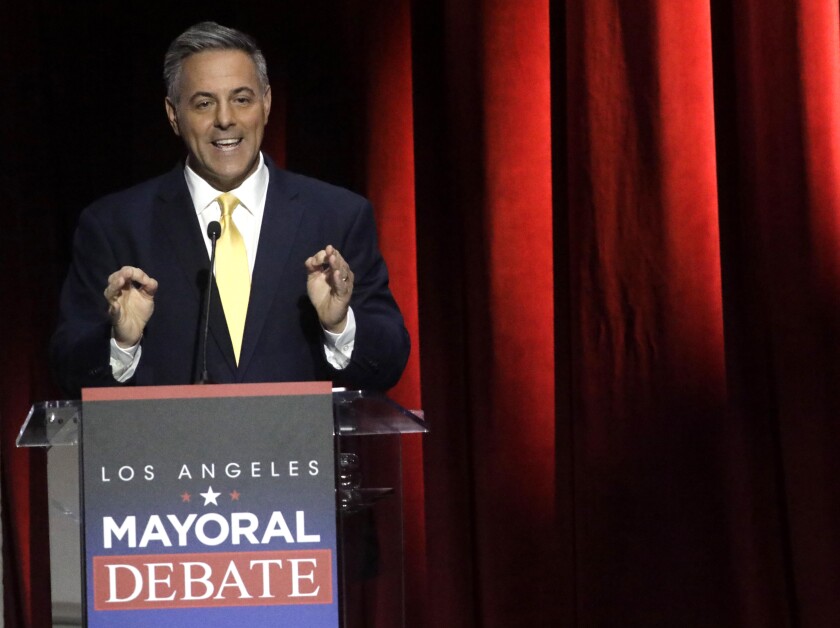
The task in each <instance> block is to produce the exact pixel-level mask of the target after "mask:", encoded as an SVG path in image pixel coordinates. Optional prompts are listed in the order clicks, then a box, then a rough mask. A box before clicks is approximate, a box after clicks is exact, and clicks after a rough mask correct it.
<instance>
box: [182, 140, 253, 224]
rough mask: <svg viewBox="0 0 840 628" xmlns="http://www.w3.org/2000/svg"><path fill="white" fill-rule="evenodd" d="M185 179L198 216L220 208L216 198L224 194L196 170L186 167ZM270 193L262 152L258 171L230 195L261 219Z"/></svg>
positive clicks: (231, 191)
mask: <svg viewBox="0 0 840 628" xmlns="http://www.w3.org/2000/svg"><path fill="white" fill-rule="evenodd" d="M184 178H185V179H186V180H187V188H188V189H189V192H190V197H192V201H193V205H194V206H195V211H196V213H197V214H202V213H203V212H204V210H205V209H207V208H208V207H210V206H211V205H215V207H216V208H218V203H215V200H216V198H217V197H218V196H219V195H220V194H222V192H221V190H217V189H216V188H214V187H213V186H212V185H210V184H209V183H207V181H205V180H204V179H202V178H201V177H200V176H198V174H196V172H195V170H193V169H192V168H190V167H189V165H184ZM267 191H268V168H267V167H266V165H265V159H264V158H263V154H262V152H260V161H259V163H258V164H257V168H256V170H254V172H253V173H251V174H250V175H249V176H248V178H247V179H245V180H244V181H243V182H242V183H241V184H240V185H239V187H237V188H234V189H233V190H230V193H231V194H233V195H234V196H236V198H238V199H239V204H240V205H241V206H242V207H244V208H245V209H246V210H248V212H249V213H251V214H252V215H254V216H257V217H261V216H262V213H263V208H264V207H265V195H266V192H267Z"/></svg>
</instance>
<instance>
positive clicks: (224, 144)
mask: <svg viewBox="0 0 840 628" xmlns="http://www.w3.org/2000/svg"><path fill="white" fill-rule="evenodd" d="M241 143H242V138H241V137H240V138H236V139H229V140H215V141H213V142H211V144H213V146H215V147H216V148H218V149H220V150H232V149H234V148H236V147H237V146H239V145H240V144H241Z"/></svg>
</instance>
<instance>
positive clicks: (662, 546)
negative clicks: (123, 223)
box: [0, 0, 840, 627]
mask: <svg viewBox="0 0 840 628" xmlns="http://www.w3.org/2000/svg"><path fill="white" fill-rule="evenodd" d="M48 4H50V3H48ZM56 6H58V4H57V3H56ZM66 11H68V12H70V11H71V10H70V9H66ZM3 12H4V14H6V15H8V16H10V17H11V22H12V23H14V24H15V26H16V28H14V29H11V31H10V36H9V37H7V38H3V39H2V43H0V51H2V59H3V63H2V68H0V71H2V76H3V78H4V84H5V85H8V86H10V89H11V93H16V94H30V93H31V94H34V95H35V96H33V97H32V98H27V99H21V98H19V97H18V98H11V99H4V102H3V105H2V106H3V109H2V111H3V112H4V113H5V114H6V115H5V117H4V119H5V120H6V121H7V129H8V132H9V137H10V138H11V139H10V141H7V142H5V143H4V144H5V145H4V147H3V148H2V150H3V163H4V164H5V163H8V164H11V165H10V167H9V168H8V169H6V170H5V172H2V173H0V175H2V176H3V183H4V189H5V190H6V192H5V195H6V198H7V200H8V202H9V204H10V206H11V210H8V211H10V212H11V213H7V216H8V215H11V216H13V218H14V220H12V221H8V220H7V221H6V224H5V226H4V230H3V233H2V236H3V246H2V247H0V260H2V269H3V271H4V273H3V279H2V281H0V296H2V309H0V330H2V331H0V334H2V341H3V347H4V348H3V353H2V360H0V374H2V377H1V378H0V391H2V405H0V418H2V421H3V432H2V438H3V442H2V447H3V449H2V454H3V458H2V462H3V475H2V481H3V487H2V488H3V523H4V552H3V555H4V566H5V585H6V588H5V600H6V625H7V626H17V625H20V626H41V625H47V624H46V623H45V621H46V619H45V618H46V615H45V614H44V613H45V611H44V608H45V604H46V602H45V600H47V599H48V595H49V591H48V587H46V586H45V583H46V582H48V580H45V574H46V573H47V566H46V559H45V554H44V550H43V547H44V545H43V544H44V542H45V540H46V535H45V531H44V527H43V520H44V517H45V516H46V504H45V499H44V497H43V495H44V492H43V475H44V473H43V460H42V459H41V457H37V456H36V457H33V456H30V455H28V454H26V453H25V452H19V451H15V450H14V447H13V439H14V435H15V434H16V431H17V427H18V426H19V423H20V421H21V420H22V418H23V416H24V414H25V411H26V407H27V406H28V404H29V403H30V401H32V400H35V399H39V398H43V397H47V396H50V395H53V394H55V392H54V391H53V390H51V389H50V387H49V385H48V383H47V382H48V378H47V375H46V371H45V369H44V368H43V357H42V356H43V347H44V345H45V342H46V338H47V336H48V334H49V329H50V327H51V325H52V320H53V318H54V312H53V309H54V302H55V294H56V290H57V285H58V277H60V274H61V272H63V267H64V264H66V255H67V251H66V244H62V242H63V239H65V238H66V237H67V236H66V234H65V233H64V232H65V231H67V230H69V229H70V228H71V227H72V224H73V221H74V219H75V217H74V214H73V212H77V211H78V210H79V209H80V208H81V206H83V205H84V204H85V202H86V201H85V199H84V198H82V199H80V200H79V201H77V202H75V204H73V203H68V202H67V201H65V200H63V199H65V198H66V196H64V195H63V193H64V192H66V191H67V190H68V189H70V190H71V191H73V190H78V189H81V190H82V191H83V192H84V194H82V197H84V196H85V194H86V195H87V200H90V198H93V197H95V196H98V195H101V194H102V193H103V192H104V191H106V188H107V189H111V187H117V186H118V185H119V186H122V185H124V184H125V182H126V181H124V179H127V180H128V182H131V180H132V179H134V180H136V179H137V178H140V176H141V175H143V176H145V174H146V172H145V169H146V168H149V169H151V167H152V166H153V165H154V166H155V168H156V169H157V170H161V169H162V168H160V167H158V164H156V163H151V162H149V164H145V163H144V164H138V163H128V164H126V163H123V164H122V166H123V167H122V168H120V169H116V167H114V171H113V172H111V171H109V170H108V167H110V162H109V163H108V164H104V163H103V164H102V166H103V167H102V168H100V169H96V168H95V167H90V168H86V169H85V165H93V166H96V165H97V162H95V161H92V164H87V162H85V161H84V160H85V159H88V160H94V159H95V158H94V157H86V155H85V154H82V155H80V156H79V155H77V159H79V160H81V164H79V163H72V164H66V165H65V164H64V162H62V159H66V156H67V155H69V154H75V153H71V149H70V148H68V146H66V145H64V143H65V142H63V141H62V140H65V141H66V140H67V139H68V137H69V138H70V139H73V137H74V136H73V134H72V133H73V132H72V131H71V130H67V129H66V128H65V125H70V124H71V121H72V120H76V123H78V120H79V115H83V114H78V113H77V116H76V117H75V118H73V117H71V116H70V114H69V113H67V112H64V111H62V110H59V111H57V112H56V110H54V109H53V107H54V104H53V103H54V102H56V96H62V97H63V98H60V99H58V100H59V101H62V100H64V98H66V96H67V93H68V92H67V90H68V89H69V88H70V87H73V83H72V82H69V83H68V82H67V79H65V78H63V77H64V74H60V73H59V71H58V70H55V69H52V66H51V65H50V64H51V63H52V64H57V65H58V67H59V68H61V67H65V66H62V65H61V64H62V63H64V64H66V67H67V68H77V67H84V66H82V65H79V63H81V60H84V59H88V58H98V57H97V55H96V51H97V50H98V49H97V48H95V46H96V45H104V44H101V43H100V44H97V43H88V42H78V43H77V47H78V49H76V48H70V49H65V48H62V47H61V46H60V45H59V43H60V42H61V41H62V38H61V37H59V34H60V33H61V32H62V31H61V27H59V26H51V27H50V28H46V27H45V26H44V24H45V22H44V18H43V17H42V16H40V15H39V14H38V13H37V12H35V11H34V10H29V9H26V8H24V7H22V6H21V7H16V8H14V9H10V8H7V9H3ZM135 17H137V18H138V19H137V20H135V21H133V22H132V28H134V30H133V31H131V33H133V37H134V39H132V37H131V36H129V37H128V38H127V39H126V37H125V36H124V33H123V34H121V36H120V37H117V36H116V34H115V35H113V36H111V35H106V36H105V38H106V42H105V43H106V44H108V45H110V46H111V47H114V46H121V47H120V48H118V50H119V51H120V52H121V53H122V54H123V55H128V57H129V59H130V60H131V63H130V64H129V65H130V66H131V67H133V68H141V67H146V65H147V64H152V63H156V62H158V61H155V59H158V57H159V50H157V49H155V50H153V51H151V52H150V53H144V52H142V51H143V50H144V47H143V46H137V45H134V44H136V43H138V42H148V38H147V36H146V35H147V32H148V33H156V34H155V36H154V37H155V38H156V39H155V41H156V40H157V39H160V42H161V43H160V46H158V48H160V49H161V50H162V49H163V47H164V46H165V41H166V40H167V39H168V38H169V37H170V36H172V35H174V34H176V33H177V32H178V31H179V30H181V28H182V27H183V26H186V25H187V24H189V23H191V22H194V21H197V19H199V18H204V17H206V15H205V14H202V15H201V16H195V15H193V12H191V11H190V10H188V9H183V10H182V12H181V13H178V14H177V17H178V19H179V20H181V21H182V22H183V24H178V25H177V28H176V26H173V32H172V33H171V34H170V33H166V34H165V35H166V36H165V37H164V36H163V34H160V33H159V30H160V27H159V24H158V23H157V22H155V20H154V19H153V18H152V17H151V16H150V17H148V18H144V17H143V16H139V17H138V16H135ZM64 19H65V21H67V22H68V23H70V24H74V23H75V22H74V20H76V22H78V24H77V25H84V24H86V21H85V20H88V19H91V18H90V17H86V16H83V15H82V14H81V13H79V14H78V16H76V14H74V13H72V12H70V13H68V14H65V15H64ZM96 19H97V20H98V22H97V24H98V25H99V26H100V27H101V28H103V32H106V33H110V32H111V31H110V30H109V27H110V28H114V29H116V27H117V26H123V27H125V26H126V25H125V24H121V22H120V20H119V17H118V16H114V17H108V16H99V17H97V18H96ZM217 19H219V20H220V21H222V22H229V23H233V24H234V25H238V26H241V27H243V28H244V29H245V30H250V31H252V32H254V33H255V34H256V35H257V37H258V39H260V40H261V41H263V42H265V43H264V47H265V48H266V51H267V54H268V55H269V62H270V64H271V67H272V68H278V67H279V68H280V69H279V71H275V73H274V74H273V76H274V78H273V84H274V86H275V88H277V86H278V85H280V86H282V88H283V94H282V99H280V98H278V97H277V96H275V98H276V100H277V102H278V103H279V102H282V105H283V107H282V108H281V109H282V110H281V109H276V110H275V112H274V113H273V114H272V116H273V117H272V128H271V130H270V133H269V136H268V137H267V147H268V150H269V151H270V152H271V153H272V154H274V155H275V156H277V157H279V158H280V159H281V160H282V161H283V162H285V163H288V165H289V167H290V168H293V169H298V170H303V171H305V172H307V173H309V174H313V175H315V176H321V177H322V178H327V179H330V180H334V181H336V182H338V183H341V184H344V185H349V186H350V187H353V188H355V189H357V190H359V191H361V192H363V193H365V194H367V195H368V196H369V197H370V198H371V199H372V200H373V201H374V206H375V207H376V211H377V222H378V226H379V230H380V238H381V245H382V249H383V252H384V255H385V256H386V259H387V261H388V264H389V268H390V269H391V274H392V287H393V289H394V292H395V294H396V296H397V298H398V300H399V301H400V303H401V305H402V308H403V311H404V313H405V315H406V320H407V323H408V326H409V328H410V331H411V334H412V339H413V353H412V357H411V362H410V364H409V367H408V370H407V372H406V375H405V377H404V378H403V381H402V382H401V383H400V385H399V386H398V387H397V388H396V389H395V390H394V391H393V395H394V397H395V398H396V399H397V400H398V401H400V402H402V403H403V404H405V405H407V406H409V407H415V408H416V407H422V408H423V409H424V410H425V411H426V414H427V417H428V418H429V421H430V423H431V426H432V431H431V433H430V434H428V435H427V436H426V437H424V438H423V439H420V438H413V439H408V440H407V441H406V443H405V452H404V453H405V460H406V464H405V471H404V483H405V497H406V529H405V534H406V567H407V583H406V596H407V609H408V615H409V621H408V625H409V626H416V627H422V626H430V627H431V626H435V627H437V626H447V627H448V626H458V627H461V626H463V627H470V626H475V627H479V626H481V627H494V626H499V627H502V626H505V627H506V626H511V625H533V626H622V627H625V626H744V627H752V626H762V627H764V626H779V627H787V626H807V627H812V626H813V627H822V626H826V627H828V626H833V625H834V624H835V623H836V621H837V618H838V617H840V601H838V597H837V595H836V591H835V590H836V587H837V583H840V537H838V534H837V532H836V530H837V529H838V528H840V498H838V491H837V490H836V488H835V478H837V477H840V462H839V461H838V456H837V455H836V453H835V452H836V451H837V450H838V447H839V446H840V430H838V419H837V416H838V414H837V412H838V410H840V392H838V391H840V387H838V386H837V384H836V382H837V381H838V376H840V366H838V365H840V318H839V317H838V312H839V311H840V307H838V306H840V253H839V252H838V251H840V218H838V216H840V213H838V212H840V171H838V168H840V137H838V131H839V130H840V129H838V124H840V109H838V108H839V107H840V35H839V34H838V29H839V25H840V16H838V5H837V3H836V2H828V1H827V0H784V1H781V2H772V3H768V2H761V1H760V0H682V1H681V2H673V1H672V0H633V1H632V2H631V1H629V0H587V1H586V2H559V1H556V2H552V1H550V0H517V1H516V2H513V1H505V0H424V1H423V2H410V0H384V1H377V2H371V1H370V0H345V1H343V2H339V3H335V2H327V1H326V0H324V1H323V2H320V1H315V0H312V1H311V2H309V3H289V4H288V5H284V7H282V8H269V7H263V6H261V5H260V6H259V7H257V6H256V5H255V7H251V8H241V9H237V10H231V9H227V10H223V9H219V15H218V16H217ZM283 25H286V26H283ZM278 28H279V29H280V32H281V33H282V36H276V37H272V34H273V32H274V30H273V29H278ZM50 29H52V30H50ZM123 40H125V41H126V43H124V44H123V43H121V42H123ZM132 42H134V43H132ZM314 42H318V43H317V45H316V44H315V43H314ZM149 45H150V44H149ZM146 47H149V46H148V45H147V46H146ZM58 50H61V51H62V54H65V55H68V57H67V58H68V59H69V60H68V61H65V60H64V57H57V56H56V55H57V54H58V53H57V51H58ZM68 50H69V52H68ZM74 50H75V52H74ZM152 53H154V54H152ZM74 54H75V55H76V56H75V57H74ZM144 54H145V55H146V56H143V55H144ZM132 55H134V56H132ZM73 59H75V61H73ZM275 59H280V60H281V61H280V63H279V64H278V63H275V62H274V60H275ZM121 67H123V66H122V65H120V66H117V69H119V68H121ZM109 76H112V77H113V76H120V77H123V75H122V74H115V73H113V72H112V73H111V74H109ZM331 77H332V78H331ZM97 80H99V81H104V79H101V78H98V75H97V74H92V75H91V76H90V77H89V78H88V80H87V81H86V82H85V84H89V83H90V82H91V81H93V85H94V87H96V86H97V85H99V83H96V81H97ZM114 80H117V79H114ZM119 80H122V81H123V83H125V84H126V85H129V86H130V85H134V87H133V88H132V89H133V93H134V94H135V96H137V97H140V96H141V95H142V94H144V93H145V92H146V91H147V90H146V89H144V88H141V87H140V86H142V85H145V83H144V82H143V81H145V80H147V79H146V78H144V75H143V74H138V73H136V72H135V73H134V74H131V73H128V74H127V75H126V76H124V77H123V78H121V79H119ZM121 84H122V83H121ZM100 87H101V88H102V90H101V91H102V92H103V93H106V94H108V93H111V92H110V91H108V90H109V89H111V88H109V87H108V85H106V84H105V82H103V83H102V84H101V85H100ZM148 91H152V88H149V90H148ZM275 91H279V90H276V89H275ZM69 93H74V92H69ZM67 106H70V107H71V111H77V112H84V111H86V110H87V109H88V108H89V107H87V106H86V105H85V101H84V99H82V102H81V103H80V104H79V105H78V109H72V106H73V105H65V107H67ZM145 108H146V107H145V106H143V107H140V106H139V105H138V106H137V107H136V111H133V112H132V111H130V112H128V113H125V112H122V111H120V108H118V107H117V108H114V109H113V110H112V111H111V112H110V114H109V115H111V116H114V119H115V120H121V122H120V124H119V125H117V126H119V127H120V128H122V129H123V133H122V134H121V135H118V136H117V137H112V136H113V133H111V132H110V131H109V132H108V133H105V132H104V131H103V132H100V133H99V135H96V133H97V132H95V131H93V130H90V129H93V128H94V125H88V126H87V128H88V129H89V130H88V132H89V133H92V134H93V135H92V138H97V137H98V138H99V142H100V144H102V145H103V146H105V147H109V146H110V147H112V148H113V150H114V151H117V150H121V149H124V144H125V142H126V141H128V142H130V145H131V146H133V147H140V148H138V150H140V151H141V153H142V154H144V155H147V156H148V157H149V159H152V154H151V152H149V149H148V148H142V147H145V146H147V145H148V141H147V137H148V136H149V132H150V131H149V129H151V128H153V127H152V122H151V121H149V122H148V123H147V122H146V121H145V119H143V121H141V122H140V123H138V122H137V120H136V117H135V116H136V113H137V111H141V110H142V111H144V110H145ZM100 113H101V112H100ZM277 113H280V114H281V115H279V116H278V115H275V114H277ZM123 115H124V116H127V117H126V118H120V117H119V116H123ZM45 119H46V120H47V121H48V123H47V124H45V123H44V120H45ZM11 121H13V122H14V124H12V123H11ZM83 121H84V120H83ZM158 122H159V123H160V126H161V127H163V126H164V125H163V119H162V117H161V118H160V120H159V121H158ZM154 124H155V125H157V122H155V123H154ZM81 126H85V125H81ZM154 128H156V126H155V127H154ZM56 130H58V131H60V132H59V133H55V132H54V131H56ZM154 132H156V131H154ZM163 132H165V128H162V129H161V136H160V137H163ZM109 142H111V144H109ZM70 145H71V146H72V147H73V148H72V150H73V151H77V150H78V143H77V142H71V143H70ZM12 148H14V150H12ZM179 150H180V149H178V148H177V145H175V144H174V143H173V144H172V150H171V151H170V152H169V153H167V154H173V155H176V156H177V154H178V151H179ZM143 151H146V152H143ZM100 152H102V153H104V154H105V157H103V159H105V158H107V154H108V151H107V150H102V151H100ZM74 169H75V170H74ZM77 170H78V171H79V172H85V173H87V176H88V177H89V178H90V180H89V181H85V180H84V179H80V178H79V177H72V176H70V175H68V174H66V172H68V171H69V172H70V173H71V174H72V173H74V172H76V171H77ZM157 170H155V171H157ZM90 172H98V173H99V177H98V178H97V177H96V176H93V175H92V174H90ZM45 174H46V175H49V176H47V177H46V184H45ZM62 203H63V204H64V205H65V207H63V208H61V207H59V209H56V208H55V207H56V206H57V205H61V204H62ZM68 212H69V213H68ZM36 252H37V254H36ZM45 277H46V278H48V279H47V280H46V281H47V285H45V284H44V281H45V280H44V278H45Z"/></svg>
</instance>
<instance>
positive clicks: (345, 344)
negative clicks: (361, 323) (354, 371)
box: [322, 307, 356, 370]
mask: <svg viewBox="0 0 840 628" xmlns="http://www.w3.org/2000/svg"><path fill="white" fill-rule="evenodd" d="M322 329H323V328H322ZM355 343H356V317H355V315H354V314H353V308H352V307H351V308H347V325H345V326H344V331H342V332H341V333H340V334H334V333H333V332H331V331H327V330H326V329H324V355H325V356H326V358H327V362H329V363H330V365H331V366H332V367H333V368H337V369H338V370H342V369H344V368H347V365H348V364H350V356H351V355H353V345H354V344H355Z"/></svg>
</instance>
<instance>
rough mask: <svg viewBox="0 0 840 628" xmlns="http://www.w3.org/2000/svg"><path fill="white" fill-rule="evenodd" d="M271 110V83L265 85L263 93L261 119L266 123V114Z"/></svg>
mask: <svg viewBox="0 0 840 628" xmlns="http://www.w3.org/2000/svg"><path fill="white" fill-rule="evenodd" d="M270 111H271V85H267V86H266V88H265V93H263V119H264V122H263V123H264V124H266V123H268V114H269V112H270Z"/></svg>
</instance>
